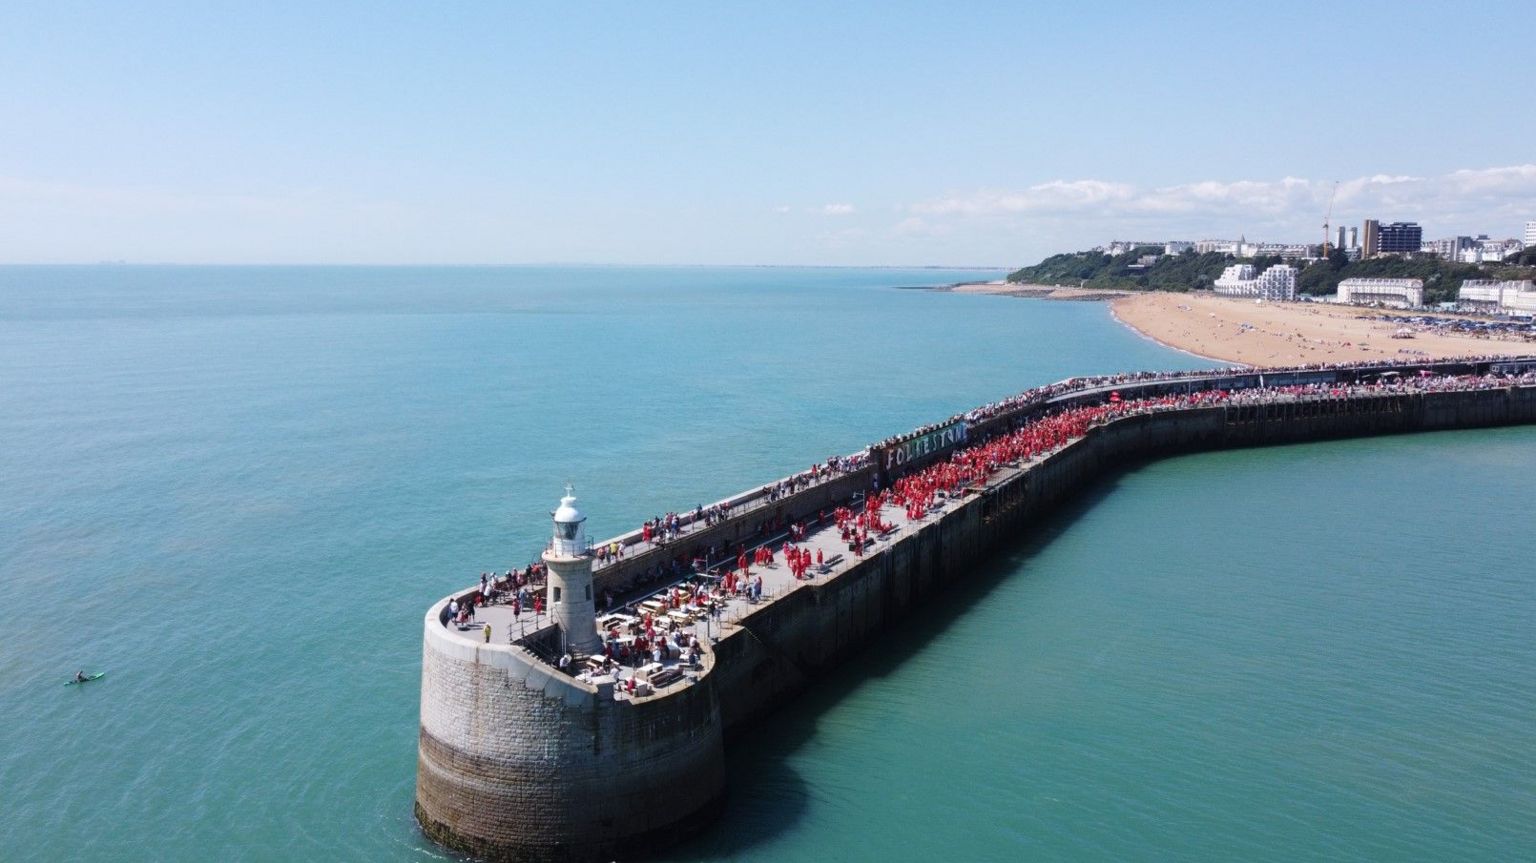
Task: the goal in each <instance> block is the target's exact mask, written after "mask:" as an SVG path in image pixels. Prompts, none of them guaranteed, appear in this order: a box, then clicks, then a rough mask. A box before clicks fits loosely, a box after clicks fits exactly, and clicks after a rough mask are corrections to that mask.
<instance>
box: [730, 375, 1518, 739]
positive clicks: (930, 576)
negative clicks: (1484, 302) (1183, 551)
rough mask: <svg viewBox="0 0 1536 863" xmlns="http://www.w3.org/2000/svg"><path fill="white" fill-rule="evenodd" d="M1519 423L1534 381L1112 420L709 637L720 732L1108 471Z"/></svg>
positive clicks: (755, 713)
mask: <svg viewBox="0 0 1536 863" xmlns="http://www.w3.org/2000/svg"><path fill="white" fill-rule="evenodd" d="M1531 422H1536V388H1529V387H1527V388H1516V389H1507V390H1504V389H1500V390H1484V391H1473V392H1446V393H1416V394H1404V395H1386V396H1376V397H1370V398H1361V399H1321V400H1317V401H1311V402H1294V403H1290V404H1284V405H1252V406H1232V405H1227V406H1217V407H1210V408H1197V409H1188V410H1180V411H1166V412H1159V413H1149V414H1144V415H1136V416H1128V417H1124V418H1121V419H1118V420H1116V421H1114V422H1112V423H1109V424H1107V425H1104V426H1101V427H1098V428H1095V429H1092V430H1090V431H1089V433H1088V434H1087V435H1086V436H1085V437H1083V438H1081V439H1079V440H1076V441H1073V442H1072V443H1070V444H1068V445H1067V446H1065V447H1063V448H1062V449H1061V450H1058V451H1057V452H1055V453H1053V454H1051V455H1049V456H1047V457H1046V458H1044V459H1043V460H1041V461H1039V462H1037V463H1035V464H1033V465H1031V466H1030V467H1028V468H1027V469H1025V470H1022V471H1017V472H1015V475H1013V476H1011V477H1008V478H1005V479H1003V480H1002V481H999V482H995V483H992V484H990V485H989V487H988V488H987V489H986V490H985V491H984V492H982V493H981V494H978V495H970V496H967V497H965V498H963V499H962V500H961V501H960V502H958V503H957V504H956V505H954V506H952V507H951V508H950V509H949V510H948V511H947V512H946V513H945V514H944V515H943V517H942V518H940V519H938V520H937V521H935V522H932V523H929V524H925V525H923V526H922V527H921V528H919V529H918V530H915V531H912V532H911V533H908V534H905V535H903V536H901V537H900V538H898V539H896V540H895V541H893V542H892V543H891V544H890V545H889V546H888V547H886V548H884V549H882V550H881V551H880V553H878V554H874V555H871V556H870V557H868V558H866V559H864V560H863V561H862V562H860V563H859V564H858V565H856V566H853V567H851V568H849V569H846V570H843V571H842V572H840V573H838V574H837V575H835V576H833V577H831V578H829V579H826V580H824V581H816V582H807V583H805V584H803V585H800V586H799V587H797V588H796V589H795V590H793V591H791V592H790V593H789V594H787V595H786V596H784V597H782V598H780V599H777V600H776V601H774V602H772V603H770V604H767V605H765V606H763V607H760V608H759V609H758V610H756V611H755V612H754V613H752V614H751V615H748V616H747V617H746V618H744V619H743V620H742V621H741V627H740V628H739V629H737V630H733V631H731V632H729V633H728V634H727V635H726V636H725V637H723V638H722V639H721V640H720V642H719V643H718V644H717V645H716V646H715V653H716V657H717V662H718V665H717V666H716V670H715V686H716V689H717V691H718V692H719V694H720V705H721V714H722V717H723V720H724V722H725V726H726V729H727V731H729V730H731V729H733V728H737V727H740V726H741V725H743V724H746V723H750V722H751V721H753V720H755V719H758V718H761V717H762V716H764V715H766V714H767V713H768V712H770V711H772V710H773V709H774V708H775V707H777V706H778V705H781V704H783V703H784V700H785V698H786V697H787V696H789V695H791V694H792V693H793V692H795V691H796V690H798V689H800V688H801V687H803V686H804V685H805V684H806V683H807V682H808V681H809V680H811V679H812V678H814V677H816V676H817V675H818V674H820V673H822V672H824V671H826V670H828V669H830V668H832V667H833V666H835V665H837V664H838V663H839V662H840V661H842V660H843V659H845V658H846V657H847V656H848V655H849V654H852V653H854V652H856V651H858V650H861V649H862V648H864V647H865V646H867V645H868V644H869V643H870V640H871V637H872V636H873V635H875V634H877V633H878V632H879V631H880V630H881V629H883V628H884V627H886V626H888V625H889V624H891V623H894V622H895V621H897V620H899V619H900V618H902V617H903V616H905V615H906V614H908V613H909V612H911V611H913V610H914V609H915V608H916V607H917V606H918V605H919V604H920V603H921V602H922V601H923V600H925V599H927V598H929V597H931V596H932V595H933V594H934V593H935V592H936V591H938V590H940V589H942V588H944V587H945V586H947V585H949V584H952V583H954V582H956V581H959V580H960V579H963V578H965V577H966V576H967V575H968V574H969V571H970V570H971V569H973V568H974V567H975V566H977V565H979V564H980V563H982V561H983V560H984V559H985V558H986V556H987V555H988V554H989V553H990V552H991V551H992V550H994V549H995V548H997V547H998V546H999V545H1002V544H1005V543H1010V542H1015V541H1017V540H1018V539H1020V538H1022V537H1024V536H1025V535H1026V534H1027V533H1028V531H1029V530H1030V529H1031V528H1032V527H1033V526H1034V525H1035V524H1037V523H1038V522H1040V521H1042V520H1043V519H1044V518H1045V517H1046V516H1048V514H1049V513H1050V511H1051V510H1052V509H1053V508H1054V507H1055V506H1056V505H1057V504H1058V503H1059V502H1060V501H1062V500H1063V499H1064V498H1067V497H1069V496H1072V495H1075V494H1077V493H1078V492H1080V491H1082V490H1083V489H1084V488H1086V487H1087V486H1089V485H1090V484H1092V483H1093V482H1094V481H1095V480H1096V479H1098V478H1099V477H1100V476H1102V475H1103V474H1104V473H1106V472H1108V471H1114V470H1117V469H1121V468H1124V467H1126V466H1129V465H1133V464H1136V463H1138V462H1141V461H1145V460H1147V459H1149V458H1154V457H1161V456H1165V455H1173V454H1179V453H1189V452H1198V451H1204V450H1216V449H1225V448H1233V447H1249V446H1264V445H1271V444H1285V443H1297V442H1303V441H1314V440H1325V439H1329V438H1346V437H1362V436H1369V435H1380V434H1396V433H1403V432H1413V431H1432V430H1437V429H1457V428H1475V427H1480V426H1498V425H1510V424H1516V423H1531Z"/></svg>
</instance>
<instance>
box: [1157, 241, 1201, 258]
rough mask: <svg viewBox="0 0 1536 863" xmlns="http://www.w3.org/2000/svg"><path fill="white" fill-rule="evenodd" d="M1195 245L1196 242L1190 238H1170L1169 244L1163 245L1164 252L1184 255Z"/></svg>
mask: <svg viewBox="0 0 1536 863" xmlns="http://www.w3.org/2000/svg"><path fill="white" fill-rule="evenodd" d="M1194 247H1195V244H1194V243H1191V242H1190V241H1188V240H1169V241H1168V244H1167V245H1165V246H1163V254H1165V255H1182V254H1184V253H1185V252H1187V251H1189V250H1190V249H1193V248H1194Z"/></svg>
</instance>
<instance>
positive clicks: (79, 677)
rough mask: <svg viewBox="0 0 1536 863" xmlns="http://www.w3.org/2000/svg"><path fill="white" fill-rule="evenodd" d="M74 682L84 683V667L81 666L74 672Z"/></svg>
mask: <svg viewBox="0 0 1536 863" xmlns="http://www.w3.org/2000/svg"><path fill="white" fill-rule="evenodd" d="M75 682H76V683H84V682H85V669H83V668H82V669H80V670H79V671H76V672H75Z"/></svg>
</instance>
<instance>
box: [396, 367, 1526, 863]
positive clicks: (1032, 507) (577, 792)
mask: <svg viewBox="0 0 1536 863" xmlns="http://www.w3.org/2000/svg"><path fill="white" fill-rule="evenodd" d="M1154 385H1155V384H1154ZM1182 385H1183V384H1181V386H1182ZM1202 388H1203V387H1202ZM1127 389H1130V388H1127ZM1074 398H1076V396H1074ZM1530 422H1536V387H1526V388H1509V389H1497V390H1484V391H1475V392H1447V393H1412V394H1404V395H1388V396H1372V397H1360V398H1330V397H1322V398H1318V399H1314V400H1310V401H1305V402H1295V403H1287V404H1269V405H1249V406H1243V405H1233V404H1230V403H1228V404H1222V405H1217V406H1213V407H1204V408H1194V409H1186V410H1178V411H1168V412H1160V413H1150V414H1144V415H1135V416H1127V417H1123V418H1120V419H1117V420H1115V421H1114V422H1111V423H1108V424H1106V425H1104V426H1100V427H1098V428H1095V429H1092V430H1091V431H1089V433H1088V434H1087V435H1086V436H1085V437H1083V438H1081V439H1079V440H1076V441H1074V442H1072V443H1070V444H1068V445H1067V446H1065V447H1063V448H1062V449H1061V450H1059V451H1057V452H1056V453H1054V454H1052V455H1051V456H1050V457H1048V458H1046V459H1044V460H1042V461H1040V462H1037V463H1036V464H1034V465H1033V466H1031V467H1030V468H1029V469H1028V470H1025V471H1022V472H1019V473H1017V474H1016V475H1014V476H1012V477H1010V478H1007V479H1006V480H1003V481H1000V482H995V483H993V484H992V485H990V486H989V487H988V488H987V489H986V490H985V491H983V492H981V493H979V494H969V495H967V496H965V497H964V498H962V499H960V500H958V501H955V502H953V503H951V505H950V506H949V508H948V509H947V510H946V511H945V512H944V514H943V515H942V516H941V517H939V518H936V519H933V520H931V521H929V522H927V523H924V524H921V525H918V526H907V527H904V528H903V531H902V532H901V533H900V534H899V535H898V537H897V538H896V539H894V540H893V541H891V542H890V543H888V544H887V545H885V546H884V547H882V548H881V549H880V550H879V551H878V552H877V553H874V554H872V555H870V556H869V557H867V558H865V559H863V560H862V561H860V562H859V563H858V564H857V565H855V566H852V567H850V568H848V569H845V570H843V571H841V572H839V573H838V574H836V575H835V576H831V577H827V578H824V579H817V580H815V581H812V582H806V583H803V584H800V585H797V586H796V587H795V588H794V589H793V590H791V591H790V592H789V593H788V594H786V595H784V596H782V597H779V598H777V599H775V600H773V601H771V602H765V603H763V604H761V605H759V606H758V607H757V608H756V609H755V610H754V611H753V612H752V613H750V614H749V615H747V616H746V617H745V618H743V620H742V621H741V625H740V626H738V627H727V630H726V633H725V635H724V636H723V637H722V638H721V639H720V640H719V642H718V643H717V644H716V645H715V646H714V648H713V654H712V655H710V656H708V657H707V658H706V674H705V675H704V677H703V678H702V679H701V680H700V682H699V683H697V684H695V685H693V686H690V687H686V688H683V689H681V690H679V691H678V692H677V693H676V694H672V695H666V696H655V697H652V698H650V699H642V700H640V701H639V702H634V703H631V702H624V701H614V700H613V699H612V695H611V692H607V691H600V690H599V689H598V688H596V687H592V686H589V685H586V684H582V683H580V682H578V681H575V680H572V679H570V678H568V677H564V676H563V675H560V674H558V673H556V672H553V670H552V669H550V668H549V667H548V666H546V665H543V664H542V663H540V662H539V661H538V660H537V659H535V658H533V657H532V656H531V655H529V654H525V653H523V652H522V651H521V650H520V649H519V648H516V647H510V646H500V645H477V644H474V643H471V642H468V641H465V640H462V639H458V638H456V637H455V636H453V635H452V634H450V633H449V632H448V631H447V630H446V629H445V628H444V627H443V626H442V623H441V620H442V613H443V612H442V608H441V606H438V607H434V609H433V610H432V611H429V612H428V614H427V617H426V621H425V633H426V634H425V639H426V647H425V651H424V655H423V662H422V710H421V745H420V762H419V767H418V780H417V804H416V810H417V817H418V819H419V820H420V821H421V823H422V825H423V828H424V829H425V830H426V832H427V834H428V835H429V836H431V837H432V838H434V839H436V840H438V841H440V842H442V843H443V844H445V845H448V846H450V847H453V848H457V849H460V850H464V851H468V852H470V853H473V854H476V855H477V856H482V857H488V858H491V859H508V860H571V861H584V860H605V859H613V858H616V857H631V856H634V855H635V853H636V852H639V851H642V850H644V849H646V848H650V847H657V846H662V845H666V844H669V843H670V842H672V841H675V840H676V839H677V838H680V837H681V836H682V835H685V834H686V833H687V832H689V831H690V830H692V829H694V828H696V827H698V826H700V825H702V824H704V823H706V822H707V821H708V820H709V818H711V817H712V815H713V813H714V812H715V810H716V808H717V806H718V802H719V799H720V795H721V793H722V789H723V787H724V766H723V744H722V739H723V737H722V735H723V734H724V733H725V732H727V731H729V730H732V729H739V728H741V727H742V726H744V725H747V724H749V723H751V722H753V721H754V720H756V719H759V718H761V717H763V716H764V715H766V714H768V713H769V712H771V711H773V710H775V709H776V708H778V707H780V706H782V705H783V704H785V703H786V701H787V699H788V698H790V697H791V696H792V695H793V694H794V693H795V692H796V691H798V690H799V689H801V688H803V687H804V686H805V685H806V684H807V683H808V682H809V681H810V680H812V679H813V678H815V677H816V676H818V675H819V674H822V673H824V672H826V671H827V670H829V669H830V668H831V667H833V666H834V665H836V664H837V663H839V662H841V661H842V660H844V659H846V658H847V657H848V656H850V655H852V654H854V653H856V652H858V651H860V650H862V649H864V648H866V647H867V646H869V645H870V643H871V642H872V640H873V638H874V636H875V635H877V634H878V633H879V632H881V631H882V630H884V629H886V628H887V627H889V626H891V625H893V624H895V623H896V622H897V621H899V620H901V619H902V618H903V617H905V616H906V615H908V614H910V613H911V612H912V611H913V610H915V609H917V608H918V607H920V606H921V604H922V603H923V602H924V601H925V600H927V599H928V598H930V597H932V596H933V595H934V594H935V593H936V592H937V591H940V590H942V589H944V588H945V587H946V586H948V585H951V584H953V583H955V582H958V581H960V580H961V579H964V578H966V577H967V576H968V575H969V574H970V573H971V572H972V571H973V569H974V568H975V567H976V566H978V565H980V564H981V563H982V562H983V561H984V560H985V559H986V557H987V556H988V555H989V554H990V553H991V552H992V551H993V550H995V549H996V548H997V547H998V546H1000V545H1003V544H1005V543H1010V542H1014V541H1017V540H1018V539H1019V538H1021V537H1023V536H1024V535H1026V534H1027V533H1028V532H1029V531H1030V530H1031V529H1032V528H1033V526H1034V525H1035V524H1037V523H1039V522H1040V521H1042V520H1043V519H1045V518H1046V517H1047V516H1048V515H1049V514H1050V512H1051V511H1052V509H1053V508H1054V507H1056V505H1057V504H1059V503H1060V502H1061V501H1062V500H1063V499H1065V498H1068V497H1070V496H1072V495H1075V494H1078V493H1079V492H1081V491H1082V490H1083V489H1084V488H1085V487H1087V486H1088V485H1090V484H1091V483H1092V482H1094V481H1095V480H1096V479H1097V478H1099V477H1100V476H1102V475H1104V474H1105V473H1106V472H1112V471H1115V470H1121V469H1124V468H1125V467H1127V466H1130V465H1133V464H1135V463H1138V462H1141V461H1145V460H1147V459H1150V458H1156V457H1162V456H1166V455H1171V454H1177V453H1185V452H1194V451H1201V450H1212V449H1222V448H1228V447H1246V446H1262V445H1270V444H1283V443H1294V442H1301V441H1313V440H1322V439H1328V438H1342V437H1359V436H1367V435H1378V434H1394V433H1402V432H1412V431H1427V430H1436V429H1451V428H1473V427H1479V426H1494V425H1509V424H1516V423H1530ZM868 479H869V474H868V473H861V474H860V475H856V476H851V477H847V478H845V479H843V480H839V481H836V482H835V483H831V484H828V485H826V486H820V487H817V488H815V489H812V490H809V491H808V492H802V494H801V495H797V496H796V498H791V499H789V500H786V501H784V502H783V504H782V507H783V510H782V514H783V515H785V517H788V518H803V517H804V516H805V515H808V514H810V513H812V512H815V511H817V510H819V509H821V508H822V507H824V506H826V505H829V504H830V503H832V502H833V501H834V500H837V499H838V498H837V497H836V496H837V495H842V496H846V495H848V494H852V493H854V492H855V491H859V490H863V488H866V487H867V482H868ZM768 514H769V513H768V511H765V512H764V513H763V515H762V516H759V517H766V516H767V515H768ZM751 529H752V528H751V527H750V523H749V522H745V521H744V522H741V523H735V524H727V525H723V526H720V527H718V528H716V529H714V530H718V531H719V533H718V538H716V535H715V534H714V533H713V531H712V532H711V533H710V535H709V537H707V538H706V537H704V536H703V535H702V533H701V536H700V539H706V541H713V542H731V543H733V542H739V541H742V540H744V539H747V538H748V535H747V534H746V533H744V531H750V530H751ZM633 565H635V566H638V565H639V564H638V563H636V564H633ZM628 572H630V570H629V569H628V568H625V569H616V570H614V571H613V573H612V576H611V577H612V578H614V579H615V581H614V582H612V583H613V584H615V585H617V584H621V583H623V581H622V578H623V577H624V574H625V573H628ZM600 578H601V577H600Z"/></svg>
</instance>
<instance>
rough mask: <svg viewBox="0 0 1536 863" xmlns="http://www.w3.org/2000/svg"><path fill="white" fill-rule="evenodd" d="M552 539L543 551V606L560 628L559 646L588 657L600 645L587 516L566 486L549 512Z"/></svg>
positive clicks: (569, 488)
mask: <svg viewBox="0 0 1536 863" xmlns="http://www.w3.org/2000/svg"><path fill="white" fill-rule="evenodd" d="M550 517H551V518H553V519H554V522H555V537H554V540H553V541H551V542H550V544H549V548H548V549H546V550H545V551H544V566H545V568H546V570H547V571H548V573H549V577H548V581H547V589H548V595H547V596H545V598H544V601H545V604H546V605H547V606H548V608H549V614H550V617H552V618H554V620H555V625H556V626H558V627H559V628H560V646H561V647H562V648H564V649H565V650H567V651H570V652H571V653H582V654H587V655H591V654H593V653H596V652H597V650H598V648H599V647H600V646H601V645H602V642H601V641H600V640H599V639H598V637H597V605H596V603H595V602H594V601H593V599H592V554H591V552H590V551H589V550H588V548H587V536H586V530H585V529H584V528H583V527H582V524H583V522H585V521H586V520H587V517H586V516H585V515H583V514H582V512H581V510H579V509H577V508H576V496H575V495H574V494H573V492H572V489H571V487H570V486H569V485H567V486H566V487H565V497H562V498H560V507H559V508H558V509H556V510H555V511H554V512H552V513H550Z"/></svg>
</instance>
